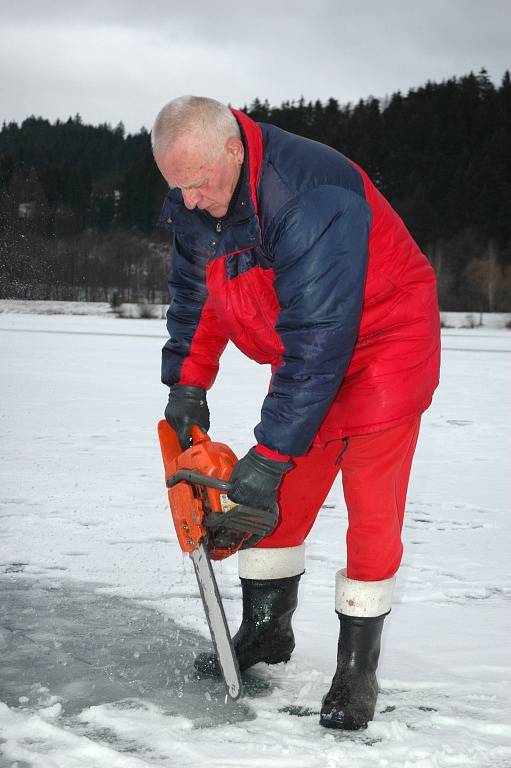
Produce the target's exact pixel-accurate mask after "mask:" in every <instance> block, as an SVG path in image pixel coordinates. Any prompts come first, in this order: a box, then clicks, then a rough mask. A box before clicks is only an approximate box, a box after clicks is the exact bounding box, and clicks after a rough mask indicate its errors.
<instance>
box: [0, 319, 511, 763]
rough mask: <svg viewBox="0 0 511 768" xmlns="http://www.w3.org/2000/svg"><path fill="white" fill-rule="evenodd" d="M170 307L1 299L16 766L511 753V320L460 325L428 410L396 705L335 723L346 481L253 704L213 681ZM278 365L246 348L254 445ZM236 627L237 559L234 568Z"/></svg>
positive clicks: (392, 691)
mask: <svg viewBox="0 0 511 768" xmlns="http://www.w3.org/2000/svg"><path fill="white" fill-rule="evenodd" d="M164 339H165V330H164V327H163V323H161V325H160V324H159V323H158V322H157V321H145V320H136V321H135V320H134V321H120V320H117V319H114V318H109V317H107V316H103V317H93V316H88V317H67V316H37V315H24V314H5V313H4V314H1V315H0V355H1V358H0V359H1V361H2V365H1V370H0V397H1V400H0V402H1V409H0V435H1V438H0V610H1V620H0V626H1V630H0V654H1V662H2V663H1V669H0V702H2V703H0V755H1V756H0V768H26V767H27V766H37V768H60V766H62V768H75V767H76V768H96V766H97V768H100V767H101V768H105V767H108V768H110V766H112V767H113V768H131V767H132V766H133V767H136V768H139V767H142V766H144V767H145V766H164V767H167V766H193V767H194V766H205V765H207V766H236V767H239V768H255V767H256V766H257V767H259V766H267V765H269V764H272V765H275V766H276V768H287V767H288V766H289V768H291V767H292V768H301V767H302V766H303V768H316V766H317V767H318V768H337V766H339V768H340V767H341V766H343V767H344V766H350V767H354V768H359V766H360V768H362V766H363V767H364V768H367V766H373V765H374V766H378V768H380V766H392V768H405V767H406V768H408V766H413V767H414V768H431V767H433V768H435V767H436V766H439V767H440V766H442V767H443V766H445V768H447V766H449V767H451V766H475V767H476V768H480V767H481V768H484V767H485V766H488V767H489V766H492V768H510V766H511V706H510V703H509V702H510V699H511V669H510V667H511V664H510V656H511V651H510V643H509V637H510V636H511V620H510V598H511V572H510V568H509V534H510V530H511V516H510V514H509V512H510V509H509V507H510V502H509V500H510V498H511V492H510V491H511V483H510V473H509V456H510V455H511V451H510V448H511V442H510V437H509V433H510V430H509V412H510V397H511V396H510V394H509V381H510V380H511V332H510V331H506V330H499V329H498V328H496V327H489V328H488V329H484V328H483V329H473V330H462V329H446V330H445V332H444V354H443V370H442V386H441V388H440V390H439V392H438V394H437V396H436V398H435V401H434V405H433V407H432V408H431V409H430V411H428V413H427V414H426V415H425V417H424V420H423V428H422V434H421V438H420V444H419V447H418V451H417V458H416V463H415V466H414V472H413V475H412V480H411V485H410V492H409V497H408V499H409V500H408V504H407V516H406V529H405V556H404V560H403V565H402V568H401V571H400V574H399V579H398V588H397V593H396V600H395V606H394V609H393V611H392V614H391V615H390V617H389V619H388V620H387V622H386V627H385V631H384V639H383V649H382V659H381V665H380V683H381V688H382V692H381V694H380V698H379V701H378V706H377V713H376V718H375V721H374V722H373V723H371V724H370V725H369V727H368V729H367V731H365V732H364V733H358V734H351V735H349V734H342V733H331V732H328V731H325V730H324V729H320V728H319V726H318V722H317V721H318V716H317V713H318V710H319V707H320V702H321V697H322V696H323V695H324V693H325V692H326V690H327V689H328V686H329V682H330V679H331V675H332V673H333V669H334V665H335V648H336V640H337V620H336V617H335V614H334V611H333V604H334V575H335V571H336V570H337V569H338V568H339V567H341V566H342V565H343V564H344V535H345V530H346V513H345V508H344V504H343V502H342V493H341V489H340V483H339V482H337V483H336V484H335V486H334V488H333V489H332V492H331V493H330V495H329V498H328V499H327V500H326V502H325V505H324V508H323V509H322V511H321V514H320V516H319V518H318V520H317V522H316V525H315V526H314V529H313V531H312V533H311V535H310V537H309V541H308V544H307V573H306V575H305V576H304V578H303V579H302V583H301V587H300V605H299V608H298V611H297V614H296V621H295V630H296V637H297V647H296V651H295V654H294V656H293V659H292V661H291V662H290V663H289V664H287V665H277V666H275V667H266V666H265V665H259V666H258V667H257V668H256V670H255V671H254V672H253V673H252V675H251V682H250V684H249V686H248V690H247V692H246V695H245V697H244V698H243V699H242V700H241V701H240V702H239V703H237V704H236V705H233V704H232V702H227V703H226V702H225V698H224V696H223V689H222V686H221V685H220V684H218V683H212V682H204V681H202V682H197V681H195V680H194V679H193V677H192V670H191V667H192V659H193V655H194V653H195V652H196V651H197V649H198V648H199V647H200V648H202V649H203V648H205V647H207V646H208V630H207V625H206V622H205V619H204V616H203V612H202V607H201V603H200V598H199V594H198V589H197V586H196V583H195V578H194V575H193V569H192V566H191V563H189V562H188V561H187V560H186V559H183V557H182V555H181V552H180V551H179V548H178V546H177V544H176V542H175V539H174V535H173V531H172V526H171V523H170V521H169V518H168V510H167V502H166V497H165V490H164V488H163V482H162V468H161V459H160V455H159V447H158V443H157V440H156V432H155V425H156V421H157V420H158V418H160V414H161V412H162V409H163V406H164V400H165V390H164V388H162V386H161V385H160V384H159V364H160V353H159V350H160V346H161V344H162V343H163V341H164ZM267 377H268V371H267V370H266V369H265V368H264V367H261V366H255V365H254V364H252V363H250V362H249V361H247V360H245V359H244V358H242V357H241V356H240V355H239V354H238V353H237V352H236V350H234V349H233V348H230V347H229V348H228V349H227V351H226V354H225V357H224V360H223V362H222V368H221V373H220V376H219V379H218V382H217V384H216V386H215V389H214V391H213V392H212V393H211V395H210V398H209V399H210V406H211V410H212V434H213V435H214V436H215V437H216V438H217V439H220V440H225V441H228V442H229V443H230V445H231V446H232V448H233V449H234V450H235V451H236V452H237V453H239V454H241V453H242V452H243V451H245V450H246V449H247V448H248V447H249V446H250V445H251V444H252V442H253V435H252V429H253V426H254V425H255V424H256V423H257V421H258V417H259V407H260V403H261V402H262V399H263V397H264V394H265V391H266V388H267ZM216 571H217V577H218V581H219V586H220V589H221V591H222V594H223V595H224V603H225V607H226V612H227V615H228V618H229V621H230V623H231V626H232V627H233V628H235V627H236V625H237V622H238V620H239V617H240V602H239V595H240V593H239V586H238V579H237V565H236V558H231V559H229V560H227V561H224V562H223V563H221V564H218V565H217V566H216Z"/></svg>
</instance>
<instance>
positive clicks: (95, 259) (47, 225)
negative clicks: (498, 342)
mask: <svg viewBox="0 0 511 768" xmlns="http://www.w3.org/2000/svg"><path fill="white" fill-rule="evenodd" d="M245 110H246V111H247V112H248V114H249V115H250V116H251V117H253V118H254V119H256V120H260V121H264V122H270V123H273V124H275V125H278V126H280V127H282V128H284V129H286V130H290V131H293V132H295V133H298V134H301V135H303V136H307V137H310V138H312V139H315V140H317V141H321V142H324V143H326V144H329V145H331V146H332V147H335V148H336V149H338V150H340V151H341V152H343V153H344V154H346V155H347V156H348V157H350V158H351V159H353V160H354V161H355V162H357V163H358V164H360V165H361V166H362V167H363V168H364V169H365V170H366V171H367V172H368V173H369V175H370V176H371V177H372V179H373V181H375V183H376V184H377V186H378V187H379V189H380V190H381V191H382V192H383V194H384V195H385V196H386V197H387V198H388V199H389V201H390V202H391V204H392V205H393V206H394V207H395V208H396V210H397V211H398V212H399V213H400V214H401V215H402V217H403V218H404V220H405V222H406V224H407V226H408V228H409V229H410V231H411V232H412V234H413V236H414V237H415V238H416V240H417V241H418V243H419V244H420V246H421V247H422V249H423V250H424V252H425V253H426V255H427V256H428V258H429V259H430V261H431V263H432V264H433V266H434V268H435V270H436V273H437V276H438V285H439V294H440V301H441V306H442V309H445V310H462V311H465V310H481V311H510V310H511V79H510V75H509V72H506V73H505V74H504V76H503V78H502V81H501V83H500V84H499V85H498V86H495V85H494V84H493V83H492V81H491V80H490V79H489V77H488V75H487V73H486V72H485V71H484V70H481V72H479V73H478V74H473V73H471V74H469V75H467V76H465V77H461V78H451V79H449V80H446V81H443V82H441V83H432V82H428V83H426V85H424V86H422V87H420V88H416V89H413V90H410V91H409V92H408V93H407V94H406V95H404V94H402V93H399V92H398V93H395V94H393V95H392V96H390V97H388V98H386V99H384V100H377V99H375V98H368V99H365V100H360V101H359V102H358V103H357V104H345V105H340V104H339V103H338V102H337V101H336V100H335V99H333V98H331V99H329V100H328V101H327V102H326V103H323V102H320V101H316V102H305V100H303V99H301V100H299V101H298V102H295V101H292V102H285V103H283V104H281V105H280V106H279V107H272V106H270V105H269V104H268V102H267V101H265V102H261V101H260V100H258V99H256V100H255V101H254V102H253V103H252V104H251V105H250V106H248V107H245ZM165 189H166V188H165V183H164V181H163V180H162V179H161V177H160V175H159V173H158V170H157V168H156V166H155V165H154V162H153V159H152V154H151V147H150V137H149V134H148V133H147V131H144V130H142V131H141V132H140V133H138V134H136V135H126V134H125V131H124V127H123V125H122V124H120V125H118V126H117V127H115V128H111V127H110V126H109V125H106V124H105V125H99V126H91V125H84V124H83V123H82V120H81V119H80V116H79V115H77V116H75V117H74V118H69V120H67V121H57V122H55V123H53V124H52V123H50V122H49V121H48V120H45V119H43V118H41V117H30V118H28V119H27V120H25V121H24V122H23V123H22V124H21V125H18V124H16V123H10V124H4V125H3V126H2V129H1V131H0V298H39V299H43V298H48V299H71V300H77V299H83V300H95V301H109V300H111V299H112V296H113V295H114V294H117V295H118V296H119V297H120V299H122V300H123V301H142V300H144V299H146V300H148V301H157V302H164V301H166V273H167V269H168V235H167V234H166V233H165V232H163V231H161V230H160V229H158V227H157V221H158V216H159V210H160V207H161V203H162V200H163V196H164V194H165Z"/></svg>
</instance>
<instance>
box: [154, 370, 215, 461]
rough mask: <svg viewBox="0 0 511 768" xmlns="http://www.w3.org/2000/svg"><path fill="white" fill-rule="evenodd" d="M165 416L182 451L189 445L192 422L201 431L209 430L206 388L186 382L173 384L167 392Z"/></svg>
mask: <svg viewBox="0 0 511 768" xmlns="http://www.w3.org/2000/svg"><path fill="white" fill-rule="evenodd" d="M165 418H166V419H167V421H168V423H169V424H170V426H171V427H172V428H173V429H174V430H175V431H176V433H177V436H178V438H179V444H180V445H181V448H182V450H183V451H185V450H186V449H187V448H189V447H190V433H191V430H192V427H193V425H194V424H197V425H198V426H199V427H200V428H201V429H202V431H203V432H207V431H208V430H209V408H208V404H207V402H206V390H205V389H202V387H192V386H190V385H188V384H173V385H172V386H171V388H170V392H169V402H168V403H167V407H166V408H165Z"/></svg>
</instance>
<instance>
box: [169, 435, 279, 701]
mask: <svg viewBox="0 0 511 768" xmlns="http://www.w3.org/2000/svg"><path fill="white" fill-rule="evenodd" d="M158 437H159V440H160V447H161V453H162V457H163V465H164V468H165V484H166V487H167V489H168V499H169V505H170V511H171V514H172V519H173V522H174V527H175V529H176V534H177V539H178V542H179V545H180V547H181V549H182V550H183V552H187V553H188V554H189V556H190V558H191V560H192V563H193V566H194V569H195V575H196V577H197V582H198V585H199V590H200V595H201V598H202V602H203V605H204V611H205V614H206V619H207V621H208V625H209V629H210V632H211V639H212V641H213V645H214V648H215V652H216V655H217V659H218V665H219V668H220V671H221V673H222V676H223V679H224V681H225V684H226V687H227V694H228V695H229V697H230V698H231V699H237V698H238V697H239V696H240V695H241V679H240V671H239V668H238V661H237V659H236V654H235V652H234V648H233V645H232V639H231V635H230V633H229V627H228V625H227V620H226V618H225V612H224V608H223V605H222V600H221V597H220V593H219V591H218V586H217V583H216V579H215V575H214V572H213V568H212V565H211V560H223V559H224V558H226V557H229V556H230V555H232V554H234V553H235V552H237V551H238V550H239V549H241V548H247V547H251V546H254V544H256V543H257V542H258V541H259V540H260V539H261V538H263V536H265V535H267V533H268V530H269V527H270V528H271V527H272V526H273V525H275V524H276V523H277V518H278V509H277V508H275V509H273V510H270V511H268V512H261V510H254V509H253V508H251V507H247V506H245V505H237V504H235V503H234V502H232V501H230V499H229V498H228V495H227V494H228V491H229V489H230V487H231V486H230V483H229V477H230V475H231V472H232V470H233V468H234V465H235V464H236V462H237V457H236V455H235V454H234V453H233V451H232V450H231V449H230V448H229V447H228V446H227V445H225V444H224V443H218V442H214V441H212V440H211V438H210V437H209V435H207V434H206V433H204V432H202V430H201V429H200V428H199V427H196V426H194V427H192V430H191V446H190V447H189V448H187V449H186V450H184V451H183V450H182V449H181V446H180V443H179V439H178V436H177V434H176V432H175V430H174V429H173V428H172V427H171V426H170V424H169V423H168V422H167V421H165V420H162V421H160V422H159V423H158Z"/></svg>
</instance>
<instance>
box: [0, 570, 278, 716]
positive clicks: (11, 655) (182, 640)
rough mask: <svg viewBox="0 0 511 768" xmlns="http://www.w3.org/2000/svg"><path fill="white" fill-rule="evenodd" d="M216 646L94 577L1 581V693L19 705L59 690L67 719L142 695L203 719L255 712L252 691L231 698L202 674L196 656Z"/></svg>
mask: <svg viewBox="0 0 511 768" xmlns="http://www.w3.org/2000/svg"><path fill="white" fill-rule="evenodd" d="M208 648H209V645H208V643H207V641H205V640H204V639H203V638H201V637H198V636H197V635H195V634H193V633H192V632H189V631H186V630H183V629H180V628H179V627H177V626H176V625H175V624H174V623H173V622H172V620H170V619H169V618H168V617H167V616H165V615H163V614H161V613H159V612H158V611H156V610H152V609H150V608H147V607H145V606H143V605H140V604H137V603H136V602H134V601H132V600H128V599H124V598H119V597H111V596H107V595H103V594H96V593H95V592H94V589H93V587H91V586H90V585H86V586H83V587H82V586H79V585H78V586H77V585H76V584H70V583H62V582H59V583H58V584H57V583H55V584H54V585H51V584H49V583H48V582H45V583H39V582H37V581H32V580H30V579H27V578H25V577H22V576H21V574H12V576H11V577H6V576H4V577H3V578H2V579H1V580H0V659H1V664H0V700H1V701H3V702H5V703H6V704H8V705H9V706H10V707H21V706H22V707H25V708H26V707H28V708H31V707H34V708H39V707H41V706H44V704H45V703H47V704H51V703H52V701H54V699H52V698H51V697H58V699H59V701H60V703H61V705H62V714H61V718H63V719H64V720H66V719H69V718H71V719H73V717H74V716H76V715H77V714H78V713H79V712H81V711H82V710H83V709H85V708H87V707H90V706H94V705H98V704H106V703H112V702H125V705H127V706H129V703H130V700H133V701H135V700H140V699H142V700H144V701H149V702H151V703H153V704H156V705H158V706H159V707H161V708H162V709H163V711H164V712H165V713H167V714H169V715H182V716H184V717H186V718H189V719H190V720H191V721H192V722H193V723H194V725H195V726H196V727H207V726H213V725H218V724H222V723H228V722H239V721H242V720H247V719H251V718H252V712H251V709H250V706H249V703H247V700H246V699H244V700H239V701H237V702H232V701H231V700H227V701H226V696H225V687H224V685H223V683H222V682H221V681H218V680H198V679H197V678H196V676H195V674H194V670H193V660H194V657H195V655H196V654H197V653H198V652H199V651H203V650H207V649H208ZM267 686H268V684H267V683H266V682H265V681H263V680H262V679H258V678H257V677H252V678H246V679H245V681H244V692H245V694H247V695H249V696H250V695H252V696H258V695H264V694H265V693H267V692H268V687H267ZM20 697H26V698H22V699H21V702H20Z"/></svg>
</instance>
